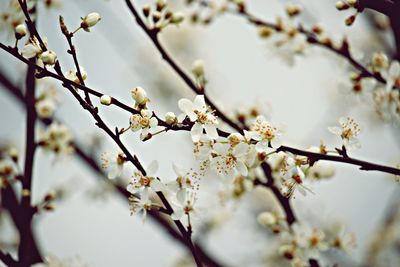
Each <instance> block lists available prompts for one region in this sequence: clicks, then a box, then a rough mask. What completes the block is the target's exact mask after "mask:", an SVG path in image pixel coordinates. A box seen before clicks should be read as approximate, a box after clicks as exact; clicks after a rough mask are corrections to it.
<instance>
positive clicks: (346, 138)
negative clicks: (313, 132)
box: [328, 117, 361, 149]
mask: <svg viewBox="0 0 400 267" xmlns="http://www.w3.org/2000/svg"><path fill="white" fill-rule="evenodd" d="M339 124H340V127H336V126H335V127H328V130H329V131H330V132H331V133H333V134H335V135H337V136H338V137H339V138H340V139H342V141H343V145H344V146H345V147H346V148H347V149H355V148H359V147H360V146H361V144H360V142H359V141H358V139H357V136H358V134H359V133H360V131H361V128H360V126H359V125H358V124H357V123H356V122H355V121H354V119H352V118H349V117H347V118H344V117H341V118H340V119H339Z"/></svg>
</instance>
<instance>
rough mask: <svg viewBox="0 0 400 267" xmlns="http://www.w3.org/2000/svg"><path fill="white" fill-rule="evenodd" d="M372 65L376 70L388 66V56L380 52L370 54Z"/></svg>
mask: <svg viewBox="0 0 400 267" xmlns="http://www.w3.org/2000/svg"><path fill="white" fill-rule="evenodd" d="M372 67H373V68H374V69H375V70H377V71H379V70H381V69H385V68H388V67H389V59H388V57H387V56H386V55H385V54H384V53H382V52H379V53H374V54H373V56H372Z"/></svg>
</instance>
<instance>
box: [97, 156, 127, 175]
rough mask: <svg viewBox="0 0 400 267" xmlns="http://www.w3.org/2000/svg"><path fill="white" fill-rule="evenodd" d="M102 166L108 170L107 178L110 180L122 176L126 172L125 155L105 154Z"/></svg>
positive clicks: (102, 158)
mask: <svg viewBox="0 0 400 267" xmlns="http://www.w3.org/2000/svg"><path fill="white" fill-rule="evenodd" d="M101 160H102V164H101V166H102V167H103V168H105V169H108V174H107V177H108V178H109V179H115V178H117V177H120V176H121V175H122V172H123V170H124V164H125V163H126V156H125V154H124V153H122V152H119V153H107V152H105V153H103V154H102V157H101Z"/></svg>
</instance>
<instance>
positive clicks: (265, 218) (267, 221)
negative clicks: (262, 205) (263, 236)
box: [257, 211, 278, 226]
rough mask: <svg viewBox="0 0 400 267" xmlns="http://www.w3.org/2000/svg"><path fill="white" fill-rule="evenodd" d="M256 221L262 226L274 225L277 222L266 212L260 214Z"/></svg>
mask: <svg viewBox="0 0 400 267" xmlns="http://www.w3.org/2000/svg"><path fill="white" fill-rule="evenodd" d="M257 221H258V223H259V224H260V225H262V226H268V225H274V224H276V223H277V222H278V221H277V218H276V216H274V214H272V213H271V212H268V211H266V212H262V213H260V214H259V215H258V217H257Z"/></svg>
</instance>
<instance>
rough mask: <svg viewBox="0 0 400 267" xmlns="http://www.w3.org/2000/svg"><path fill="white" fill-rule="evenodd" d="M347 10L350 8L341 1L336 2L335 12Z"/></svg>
mask: <svg viewBox="0 0 400 267" xmlns="http://www.w3.org/2000/svg"><path fill="white" fill-rule="evenodd" d="M349 8H350V6H349V5H348V4H347V3H345V2H343V1H338V2H336V9H337V10H340V11H342V10H346V9H349Z"/></svg>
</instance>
